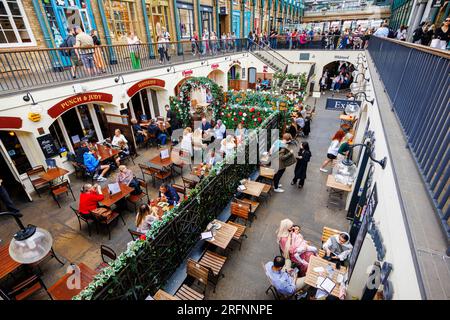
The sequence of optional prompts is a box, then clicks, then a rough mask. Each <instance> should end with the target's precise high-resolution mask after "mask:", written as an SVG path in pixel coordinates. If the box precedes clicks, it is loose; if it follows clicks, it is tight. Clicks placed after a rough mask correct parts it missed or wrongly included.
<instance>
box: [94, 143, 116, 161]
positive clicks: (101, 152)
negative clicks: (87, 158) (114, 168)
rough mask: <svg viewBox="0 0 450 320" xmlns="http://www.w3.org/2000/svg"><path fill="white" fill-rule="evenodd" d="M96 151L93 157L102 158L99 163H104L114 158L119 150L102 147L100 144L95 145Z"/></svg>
mask: <svg viewBox="0 0 450 320" xmlns="http://www.w3.org/2000/svg"><path fill="white" fill-rule="evenodd" d="M96 146H97V151H96V152H95V155H96V156H97V157H99V156H100V157H102V158H101V159H100V161H105V160H107V159H110V158H114V157H115V156H116V155H118V154H119V153H120V150H118V149H115V148H110V147H107V146H104V145H102V144H99V143H97V145H96Z"/></svg>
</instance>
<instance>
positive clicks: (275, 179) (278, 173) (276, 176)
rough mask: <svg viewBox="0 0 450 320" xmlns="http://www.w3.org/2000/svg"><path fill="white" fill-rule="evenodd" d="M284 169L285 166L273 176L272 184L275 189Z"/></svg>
mask: <svg viewBox="0 0 450 320" xmlns="http://www.w3.org/2000/svg"><path fill="white" fill-rule="evenodd" d="M285 171H286V168H284V169H280V170H278V171H277V173H275V175H274V176H273V185H274V187H275V189H278V185H279V184H280V180H281V177H282V176H283V173H284V172H285Z"/></svg>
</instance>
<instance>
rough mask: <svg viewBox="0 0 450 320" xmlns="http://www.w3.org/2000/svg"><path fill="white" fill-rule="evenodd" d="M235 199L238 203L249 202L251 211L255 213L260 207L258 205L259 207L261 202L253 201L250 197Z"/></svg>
mask: <svg viewBox="0 0 450 320" xmlns="http://www.w3.org/2000/svg"><path fill="white" fill-rule="evenodd" d="M235 201H236V202H237V203H242V204H249V205H250V212H251V213H252V214H253V215H254V214H255V212H256V209H258V207H259V202H258V201H253V200H250V199H248V198H242V199H237V198H235ZM255 218H256V216H255Z"/></svg>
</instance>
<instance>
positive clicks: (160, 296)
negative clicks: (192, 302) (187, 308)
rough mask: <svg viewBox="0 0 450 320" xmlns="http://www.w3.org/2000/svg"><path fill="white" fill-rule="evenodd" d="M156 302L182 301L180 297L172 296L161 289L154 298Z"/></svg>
mask: <svg viewBox="0 0 450 320" xmlns="http://www.w3.org/2000/svg"><path fill="white" fill-rule="evenodd" d="M153 299H154V300H181V299H180V298H178V297H175V296H173V295H171V294H170V293H167V292H165V291H164V290H162V289H159V290H158V291H157V292H156V293H155V295H154V296H153Z"/></svg>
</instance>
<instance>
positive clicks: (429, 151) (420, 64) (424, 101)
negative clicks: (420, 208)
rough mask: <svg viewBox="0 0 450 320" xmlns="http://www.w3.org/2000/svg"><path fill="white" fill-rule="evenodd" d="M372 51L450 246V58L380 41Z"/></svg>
mask: <svg viewBox="0 0 450 320" xmlns="http://www.w3.org/2000/svg"><path fill="white" fill-rule="evenodd" d="M368 50H369V53H370V56H371V57H372V59H373V61H374V63H375V66H376V68H377V71H378V73H379V74H380V76H381V79H382V81H383V83H384V86H385V88H386V92H387V93H388V95H389V98H390V100H391V102H392V106H393V109H394V111H395V113H396V115H397V118H398V120H399V122H400V124H401V126H402V128H403V131H404V133H405V135H406V138H407V141H408V146H409V148H410V150H411V151H412V154H413V156H414V158H415V160H416V163H417V166H418V168H419V171H420V173H421V175H422V177H423V180H424V182H425V184H426V187H427V190H428V192H429V194H430V196H431V198H432V200H433V203H434V206H435V208H436V211H437V212H438V215H439V219H440V221H441V222H442V226H443V228H444V230H445V231H446V233H447V236H448V238H449V240H450V227H449V225H448V221H449V218H450V203H449V194H450V185H449V184H450V182H449V181H450V166H449V160H450V147H449V146H450V135H449V127H450V104H449V99H450V90H449V88H450V77H449V74H450V53H448V52H446V51H443V50H436V49H431V48H429V47H425V46H421V45H414V44H410V43H405V42H402V41H395V40H391V39H382V38H377V37H373V38H372V39H371V40H370V45H369V49H368Z"/></svg>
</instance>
